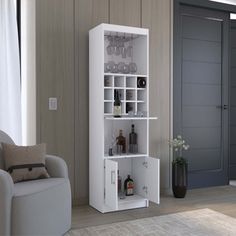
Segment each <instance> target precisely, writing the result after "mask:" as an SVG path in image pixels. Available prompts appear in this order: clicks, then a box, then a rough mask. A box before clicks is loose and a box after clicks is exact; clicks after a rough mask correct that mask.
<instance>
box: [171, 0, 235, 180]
mask: <svg viewBox="0 0 236 236" xmlns="http://www.w3.org/2000/svg"><path fill="white" fill-rule="evenodd" d="M173 1H174V4H173V8H174V9H173V76H172V80H173V81H172V86H173V87H172V92H173V95H172V106H171V107H172V129H173V130H172V133H173V135H175V133H176V128H175V127H176V125H175V124H176V122H177V123H178V122H180V118H179V117H178V118H177V120H176V117H175V114H176V110H175V109H177V108H176V107H175V106H174V99H175V97H176V95H175V93H176V90H177V91H181V88H177V89H176V84H175V78H176V77H177V78H178V77H179V76H181V68H180V67H179V63H180V60H181V58H180V57H179V56H178V55H180V54H181V47H179V45H180V43H181V42H180V40H181V39H180V37H179V29H180V27H179V26H180V25H179V18H180V7H181V5H185V6H192V7H198V8H203V9H208V10H217V11H224V12H228V13H236V6H235V5H229V4H224V3H219V2H212V1H206V0H197V1H196V0H173ZM229 22H230V21H229ZM229 29H230V25H229ZM228 42H229V39H228ZM223 56H225V55H223ZM226 56H227V57H228V58H227V59H226V60H228V65H226V66H228V68H229V67H230V60H229V58H230V51H228V55H226ZM176 75H177V76H176ZM226 76H227V77H228V91H229V88H230V84H229V78H230V70H229V69H228V75H226ZM178 86H181V84H179V85H178ZM222 90H223V88H222ZM229 96H230V94H229V92H228V107H230V99H229V98H230V97H229ZM228 114H229V112H228ZM229 117H230V115H228V116H227V119H228V124H226V125H227V129H228V132H227V133H226V134H225V132H224V133H222V138H224V139H225V138H226V139H227V147H223V151H224V155H226V157H227V163H228V165H227V164H226V166H227V168H228V182H229V165H230V159H229V157H230V147H229V145H230V137H229V134H230V132H229V125H230V123H229ZM224 118H225V115H224V116H222V119H224ZM223 135H224V136H223ZM225 135H226V136H225ZM170 164H171V163H170Z"/></svg>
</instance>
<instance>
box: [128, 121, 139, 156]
mask: <svg viewBox="0 0 236 236" xmlns="http://www.w3.org/2000/svg"><path fill="white" fill-rule="evenodd" d="M137 139H138V135H137V133H135V132H134V124H132V126H131V133H130V134H129V152H130V153H137V152H138V143H137Z"/></svg>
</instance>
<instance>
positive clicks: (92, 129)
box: [89, 27, 104, 211]
mask: <svg viewBox="0 0 236 236" xmlns="http://www.w3.org/2000/svg"><path fill="white" fill-rule="evenodd" d="M98 45H101V46H98ZM103 45H104V36H103V31H102V29H101V27H97V28H95V29H93V30H91V31H90V32H89V203H90V205H91V206H93V207H95V208H97V209H98V210H100V211H102V207H103V203H104V163H103V156H104V138H103V137H104V115H103V110H104V105H103V96H104V95H103V93H104V92H103V84H104V82H103V80H104V78H103V67H104V66H103V57H104V55H103V54H104V52H103V50H104V46H103Z"/></svg>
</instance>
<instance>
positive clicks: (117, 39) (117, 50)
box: [115, 36, 120, 56]
mask: <svg viewBox="0 0 236 236" xmlns="http://www.w3.org/2000/svg"><path fill="white" fill-rule="evenodd" d="M115 55H116V56H119V55H120V37H118V36H116V37H115Z"/></svg>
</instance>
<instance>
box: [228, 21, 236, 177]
mask: <svg viewBox="0 0 236 236" xmlns="http://www.w3.org/2000/svg"><path fill="white" fill-rule="evenodd" d="M230 37H231V38H230V42H231V45H230V51H231V66H230V69H231V76H230V82H231V83H230V94H231V95H230V162H229V167H230V168H229V169H230V179H236V21H235V20H232V21H231V27H230Z"/></svg>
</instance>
